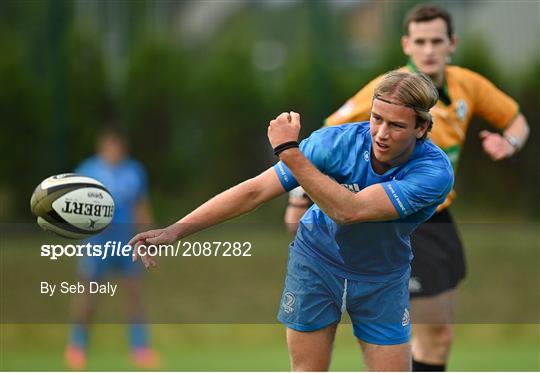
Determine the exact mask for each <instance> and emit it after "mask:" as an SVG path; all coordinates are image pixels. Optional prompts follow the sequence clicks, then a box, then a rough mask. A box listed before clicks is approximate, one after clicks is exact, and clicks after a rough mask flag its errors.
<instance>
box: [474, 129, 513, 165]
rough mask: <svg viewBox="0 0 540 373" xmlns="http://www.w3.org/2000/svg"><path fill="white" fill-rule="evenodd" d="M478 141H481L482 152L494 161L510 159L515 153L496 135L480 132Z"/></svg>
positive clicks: (501, 137)
mask: <svg viewBox="0 0 540 373" xmlns="http://www.w3.org/2000/svg"><path fill="white" fill-rule="evenodd" d="M480 139H482V147H483V148H484V152H485V153H486V154H487V155H488V156H489V157H490V158H491V159H492V160H494V161H500V160H501V159H505V158H508V157H511V156H512V155H513V154H514V153H515V152H516V149H515V148H514V147H513V146H512V145H511V144H510V143H509V142H508V140H506V139H505V138H504V137H503V136H501V135H500V134H498V133H494V132H490V131H482V132H480Z"/></svg>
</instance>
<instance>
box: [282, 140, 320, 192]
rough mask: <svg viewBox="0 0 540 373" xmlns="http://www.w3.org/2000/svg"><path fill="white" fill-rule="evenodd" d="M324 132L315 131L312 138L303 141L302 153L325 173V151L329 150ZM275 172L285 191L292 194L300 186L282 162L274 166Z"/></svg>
mask: <svg viewBox="0 0 540 373" xmlns="http://www.w3.org/2000/svg"><path fill="white" fill-rule="evenodd" d="M322 131H323V130H318V131H315V132H313V134H311V136H310V137H308V138H307V139H305V140H303V141H302V142H301V143H300V151H301V152H302V154H304V156H305V157H306V158H307V159H308V160H309V161H310V162H311V163H313V165H314V166H315V167H317V169H318V170H319V171H321V172H324V170H325V163H326V158H327V152H326V151H325V150H324V149H328V144H323V141H324V140H323V138H322V137H321V132H322ZM274 170H275V171H276V174H277V175H278V178H279V181H280V182H281V185H283V188H284V189H285V191H287V192H290V191H291V190H293V189H294V188H296V187H297V186H299V185H300V184H298V181H296V179H295V178H294V175H293V174H292V172H291V170H290V169H289V168H288V167H287V166H286V165H285V163H283V162H282V161H279V162H278V163H276V164H275V165H274Z"/></svg>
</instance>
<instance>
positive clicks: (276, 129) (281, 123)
mask: <svg viewBox="0 0 540 373" xmlns="http://www.w3.org/2000/svg"><path fill="white" fill-rule="evenodd" d="M299 133H300V114H298V113H295V112H294V111H291V112H289V113H281V114H279V115H278V116H277V118H276V119H274V120H271V121H270V125H269V126H268V140H269V141H270V145H272V148H275V147H276V146H278V145H281V144H283V143H286V142H289V141H298V135H299Z"/></svg>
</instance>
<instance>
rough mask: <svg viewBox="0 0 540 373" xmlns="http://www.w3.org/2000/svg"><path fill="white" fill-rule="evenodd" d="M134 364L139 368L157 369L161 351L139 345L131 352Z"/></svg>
mask: <svg viewBox="0 0 540 373" xmlns="http://www.w3.org/2000/svg"><path fill="white" fill-rule="evenodd" d="M131 360H132V361H133V365H135V366H136V367H137V368H139V369H157V368H158V367H159V353H158V352H157V351H154V350H153V349H151V348H148V347H139V348H136V349H134V350H133V351H132V352H131Z"/></svg>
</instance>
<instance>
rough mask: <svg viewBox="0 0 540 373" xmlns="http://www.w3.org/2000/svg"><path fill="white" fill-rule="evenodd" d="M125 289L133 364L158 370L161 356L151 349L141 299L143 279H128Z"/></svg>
mask: <svg viewBox="0 0 540 373" xmlns="http://www.w3.org/2000/svg"><path fill="white" fill-rule="evenodd" d="M124 288H125V290H126V294H127V309H128V312H129V314H128V317H129V320H130V325H129V346H130V349H131V358H132V361H133V364H134V365H135V366H136V367H138V368H141V369H156V368H157V367H158V366H159V355H158V354H157V352H156V351H154V350H153V349H151V348H150V347H149V341H148V325H147V324H146V323H144V322H143V320H145V317H144V312H143V303H142V298H141V291H140V289H141V288H142V284H141V278H140V277H139V276H136V277H133V276H131V277H126V278H125V279H124Z"/></svg>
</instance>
